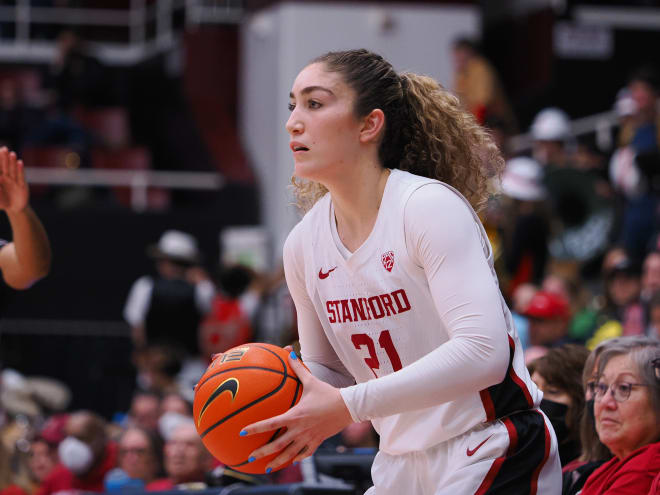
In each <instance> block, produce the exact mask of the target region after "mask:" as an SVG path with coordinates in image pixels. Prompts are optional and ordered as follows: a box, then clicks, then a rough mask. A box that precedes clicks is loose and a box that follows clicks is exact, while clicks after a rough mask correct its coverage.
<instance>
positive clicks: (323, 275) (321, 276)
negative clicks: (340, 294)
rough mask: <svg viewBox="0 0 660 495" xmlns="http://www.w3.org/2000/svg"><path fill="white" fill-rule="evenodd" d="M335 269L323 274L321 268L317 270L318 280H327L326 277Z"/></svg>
mask: <svg viewBox="0 0 660 495" xmlns="http://www.w3.org/2000/svg"><path fill="white" fill-rule="evenodd" d="M336 269H337V267H334V268H330V270H328V271H327V272H325V273H323V268H321V269H320V270H319V278H320V279H321V280H323V279H324V278H328V275H330V272H334V271H335V270H336Z"/></svg>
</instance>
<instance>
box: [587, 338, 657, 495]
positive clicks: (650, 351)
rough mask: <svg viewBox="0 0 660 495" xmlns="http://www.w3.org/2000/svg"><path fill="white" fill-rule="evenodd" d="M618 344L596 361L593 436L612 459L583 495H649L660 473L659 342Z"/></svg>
mask: <svg viewBox="0 0 660 495" xmlns="http://www.w3.org/2000/svg"><path fill="white" fill-rule="evenodd" d="M627 341H628V338H625V337H623V338H621V339H617V341H616V342H614V343H612V344H610V345H607V346H605V348H604V349H603V350H602V352H601V353H600V355H599V356H598V368H597V370H598V371H597V373H596V379H595V381H591V382H589V384H588V388H589V390H588V395H590V394H591V395H593V399H594V414H595V420H596V431H597V432H598V438H599V439H600V441H601V442H602V443H603V444H604V445H605V446H606V447H607V448H608V449H609V450H610V451H611V452H612V454H614V457H613V458H612V459H611V460H610V461H608V462H606V463H605V464H603V465H602V466H600V467H599V468H598V469H596V470H595V471H594V472H593V473H592V474H591V476H589V478H588V479H587V481H586V483H585V485H584V488H583V489H582V492H580V493H581V495H595V494H606V493H639V494H646V493H650V492H649V490H650V488H651V485H652V484H653V480H654V478H655V477H656V476H657V475H658V473H659V472H660V341H658V340H655V339H652V338H645V337H636V338H634V342H635V344H636V345H633V346H631V345H628V342H627Z"/></svg>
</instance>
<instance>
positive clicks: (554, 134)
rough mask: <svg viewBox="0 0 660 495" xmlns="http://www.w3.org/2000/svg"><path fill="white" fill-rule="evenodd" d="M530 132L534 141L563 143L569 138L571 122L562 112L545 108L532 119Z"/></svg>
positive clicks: (557, 109)
mask: <svg viewBox="0 0 660 495" xmlns="http://www.w3.org/2000/svg"><path fill="white" fill-rule="evenodd" d="M530 131H531V133H532V138H533V139H534V140H535V141H564V140H565V139H568V138H569V137H570V134H571V121H570V119H569V118H568V115H567V114H566V112H564V111H563V110H561V109H559V108H555V107H550V108H545V109H543V110H541V111H540V112H539V113H537V114H536V117H534V121H533V122H532V126H531V128H530Z"/></svg>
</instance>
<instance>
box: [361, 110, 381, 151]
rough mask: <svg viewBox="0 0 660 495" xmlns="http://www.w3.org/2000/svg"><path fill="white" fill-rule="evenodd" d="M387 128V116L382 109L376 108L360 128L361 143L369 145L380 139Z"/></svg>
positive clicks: (365, 118) (364, 119)
mask: <svg viewBox="0 0 660 495" xmlns="http://www.w3.org/2000/svg"><path fill="white" fill-rule="evenodd" d="M384 128H385V114H384V113H383V111H382V110H381V109H380V108H374V109H373V110H372V111H371V112H369V114H367V116H366V117H364V118H363V119H362V127H361V128H360V142H361V143H369V142H374V141H378V140H379V139H380V134H381V131H382V130H383V129H384Z"/></svg>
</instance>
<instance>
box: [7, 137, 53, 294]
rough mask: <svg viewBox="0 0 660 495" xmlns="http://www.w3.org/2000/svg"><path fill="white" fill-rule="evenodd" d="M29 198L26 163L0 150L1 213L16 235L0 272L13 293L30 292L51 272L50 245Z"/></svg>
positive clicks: (12, 154) (8, 248) (8, 247)
mask: <svg viewBox="0 0 660 495" xmlns="http://www.w3.org/2000/svg"><path fill="white" fill-rule="evenodd" d="M29 197H30V194H29V189H28V185H27V182H26V181H25V171H24V167H23V162H22V161H21V160H18V159H17V158H16V154H15V153H14V152H9V150H8V149H7V148H4V147H3V148H0V209H2V210H4V211H5V213H6V214H7V218H8V219H9V223H10V225H11V230H12V235H13V240H12V242H10V243H9V244H7V245H6V246H5V247H3V248H2V249H0V270H2V275H3V277H4V279H5V282H7V284H8V285H9V286H10V287H13V288H14V289H27V288H28V287H30V286H32V285H33V284H34V283H35V282H37V281H38V280H39V279H41V278H43V277H45V276H46V275H47V274H48V272H49V271H50V263H51V251H50V243H49V241H48V236H47V234H46V230H45V229H44V227H43V225H42V224H41V221H40V220H39V218H38V217H37V215H36V214H35V212H34V211H33V210H32V208H30V206H29Z"/></svg>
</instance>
